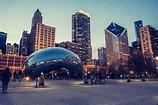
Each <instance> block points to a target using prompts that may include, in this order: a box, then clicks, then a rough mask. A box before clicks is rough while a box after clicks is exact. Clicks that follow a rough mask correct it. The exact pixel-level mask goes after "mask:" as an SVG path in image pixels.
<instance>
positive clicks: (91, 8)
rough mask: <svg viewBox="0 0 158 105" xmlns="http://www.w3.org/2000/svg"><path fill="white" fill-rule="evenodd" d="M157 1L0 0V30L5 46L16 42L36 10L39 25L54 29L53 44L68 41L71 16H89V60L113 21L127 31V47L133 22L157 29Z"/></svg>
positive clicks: (133, 36) (133, 31)
mask: <svg viewBox="0 0 158 105" xmlns="http://www.w3.org/2000/svg"><path fill="white" fill-rule="evenodd" d="M157 4H158V1H157V0H150V1H149V0H119V1H118V0H101V1H100V2H97V0H91V1H88V0H80V1H71V0H52V1H51V0H46V1H42V0H38V2H37V1H31V0H29V1H17V0H12V1H4V0H0V13H1V17H0V31H2V32H5V33H7V43H12V44H13V43H18V44H19V43H20V38H21V36H22V32H23V30H27V31H28V32H30V31H31V22H32V17H33V14H34V12H35V11H36V10H37V9H39V10H40V11H41V13H42V17H43V23H44V24H46V25H49V26H53V27H55V28H56V39H55V42H56V43H60V42H62V41H71V39H72V38H71V36H72V26H71V24H72V17H71V16H72V15H73V14H75V13H76V12H77V11H79V10H83V11H85V12H87V13H88V14H90V31H91V43H92V44H91V45H92V54H93V58H97V48H98V47H105V34H104V29H105V28H106V27H107V26H108V25H109V24H110V23H111V22H117V23H118V24H121V25H123V26H124V27H125V28H127V33H128V38H129V39H128V41H129V45H131V42H133V41H135V40H136V37H135V30H134V21H137V20H142V22H143V25H148V24H149V25H151V26H153V27H154V28H156V29H158V23H157V20H156V19H157V18H158V14H156V13H154V11H155V10H156V9H157V8H158V7H157Z"/></svg>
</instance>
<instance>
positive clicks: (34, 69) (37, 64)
mask: <svg viewBox="0 0 158 105" xmlns="http://www.w3.org/2000/svg"><path fill="white" fill-rule="evenodd" d="M60 68H66V69H67V70H68V71H69V73H70V74H71V75H74V74H75V73H82V69H83V67H82V62H81V60H80V58H79V57H78V56H77V55H76V54H75V53H73V52H71V51H69V50H67V49H64V48H60V47H50V48H46V49H42V50H39V51H36V52H34V53H32V54H31V55H30V56H29V57H28V58H27V59H26V61H25V63H24V65H23V72H24V74H25V76H30V77H38V76H40V74H41V73H42V72H43V73H49V72H51V71H55V70H58V69H60Z"/></svg>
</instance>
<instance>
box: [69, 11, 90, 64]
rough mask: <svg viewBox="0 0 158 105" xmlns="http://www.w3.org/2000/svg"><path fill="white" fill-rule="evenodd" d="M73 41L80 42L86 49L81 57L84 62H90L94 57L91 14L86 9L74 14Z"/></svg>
mask: <svg viewBox="0 0 158 105" xmlns="http://www.w3.org/2000/svg"><path fill="white" fill-rule="evenodd" d="M72 42H74V43H78V44H79V45H81V46H82V48H84V49H85V52H86V53H85V54H84V55H83V56H82V57H81V60H82V62H83V64H88V63H89V62H90V61H91V59H92V47H91V35H90V16H89V14H88V13H86V12H84V11H78V12H76V13H75V14H73V15H72Z"/></svg>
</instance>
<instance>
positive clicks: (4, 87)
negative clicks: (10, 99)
mask: <svg viewBox="0 0 158 105" xmlns="http://www.w3.org/2000/svg"><path fill="white" fill-rule="evenodd" d="M11 76H12V74H11V72H10V69H9V68H8V67H6V68H5V70H4V71H3V72H2V73H1V81H2V93H7V89H8V84H9V81H10V78H11Z"/></svg>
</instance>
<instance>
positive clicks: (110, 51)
mask: <svg viewBox="0 0 158 105" xmlns="http://www.w3.org/2000/svg"><path fill="white" fill-rule="evenodd" d="M105 40H106V57H107V65H108V66H109V65H111V64H112V63H113V62H115V61H117V60H122V61H126V60H127V59H128V55H129V47H128V36H127V29H126V28H124V27H122V26H121V25H118V24H117V23H114V22H111V23H110V25H109V26H108V27H107V28H106V29H105Z"/></svg>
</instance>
